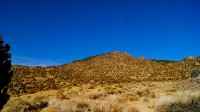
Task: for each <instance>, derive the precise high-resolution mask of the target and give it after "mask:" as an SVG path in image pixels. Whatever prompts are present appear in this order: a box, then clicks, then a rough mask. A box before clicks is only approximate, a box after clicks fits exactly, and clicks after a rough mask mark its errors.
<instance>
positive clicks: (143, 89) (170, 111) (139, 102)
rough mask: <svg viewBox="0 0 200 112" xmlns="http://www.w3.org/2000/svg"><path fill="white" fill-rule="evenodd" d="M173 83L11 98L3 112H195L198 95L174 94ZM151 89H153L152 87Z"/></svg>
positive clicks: (83, 87)
mask: <svg viewBox="0 0 200 112" xmlns="http://www.w3.org/2000/svg"><path fill="white" fill-rule="evenodd" d="M170 84H174V82H173V83H170V82H168V83H163V82H161V83H159V82H148V83H125V84H122V83H121V84H120V86H119V85H117V84H113V85H111V84H107V85H106V84H105V85H90V84H86V85H78V86H71V87H70V88H65V89H60V90H51V91H43V92H38V93H35V94H28V95H23V96H20V97H11V99H10V100H9V102H8V103H7V104H6V105H5V107H4V109H3V110H2V112H13V111H16V112H24V111H34V112H36V111H37V112H154V111H157V112H180V111H181V112H185V111H186V112H187V111H189V110H191V112H197V111H199V108H200V92H197V91H177V89H173V88H172V87H171V85H170ZM152 85H154V86H152Z"/></svg>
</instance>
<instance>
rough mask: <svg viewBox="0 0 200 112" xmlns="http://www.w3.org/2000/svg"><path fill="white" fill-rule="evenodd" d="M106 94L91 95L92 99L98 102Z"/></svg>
mask: <svg viewBox="0 0 200 112" xmlns="http://www.w3.org/2000/svg"><path fill="white" fill-rule="evenodd" d="M103 96H104V94H103V93H102V92H97V93H93V94H90V95H89V98H90V99H93V100H96V99H99V98H100V97H103Z"/></svg>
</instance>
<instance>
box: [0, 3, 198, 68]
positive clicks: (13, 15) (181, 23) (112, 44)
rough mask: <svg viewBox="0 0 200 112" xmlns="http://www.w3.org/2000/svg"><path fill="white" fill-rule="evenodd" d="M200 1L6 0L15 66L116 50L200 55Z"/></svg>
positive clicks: (1, 7)
mask: <svg viewBox="0 0 200 112" xmlns="http://www.w3.org/2000/svg"><path fill="white" fill-rule="evenodd" d="M199 6H200V1H199V0H0V15H1V17H0V34H2V35H3V39H4V41H5V42H8V43H10V45H11V47H12V48H11V51H10V53H11V54H12V62H13V64H22V65H30V66H35V65H42V66H47V65H59V64H64V63H69V62H71V61H73V60H79V59H84V58H86V57H88V56H93V55H97V54H103V53H107V52H112V51H121V52H128V53H130V54H131V55H132V56H134V57H140V56H143V57H146V58H148V59H168V60H181V59H183V58H185V57H187V56H191V55H192V56H200V50H199V48H200V46H199V42H200V7H199Z"/></svg>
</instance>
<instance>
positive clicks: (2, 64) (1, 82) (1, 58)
mask: <svg viewBox="0 0 200 112" xmlns="http://www.w3.org/2000/svg"><path fill="white" fill-rule="evenodd" d="M9 50H10V45H9V44H4V42H3V40H2V36H1V35H0V110H1V109H2V108H3V106H4V104H5V103H6V102H7V101H8V99H9V95H8V94H7V89H8V88H7V85H8V84H9V82H10V81H11V77H12V72H10V68H11V55H10V53H8V51H9Z"/></svg>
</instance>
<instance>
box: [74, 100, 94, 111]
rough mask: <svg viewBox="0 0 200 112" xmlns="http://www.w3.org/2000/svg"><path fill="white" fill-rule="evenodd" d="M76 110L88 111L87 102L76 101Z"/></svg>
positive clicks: (89, 108) (89, 109) (88, 105)
mask: <svg viewBox="0 0 200 112" xmlns="http://www.w3.org/2000/svg"><path fill="white" fill-rule="evenodd" d="M75 111H76V112H90V111H91V107H90V104H89V103H88V102H77V104H76V109H75Z"/></svg>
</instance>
